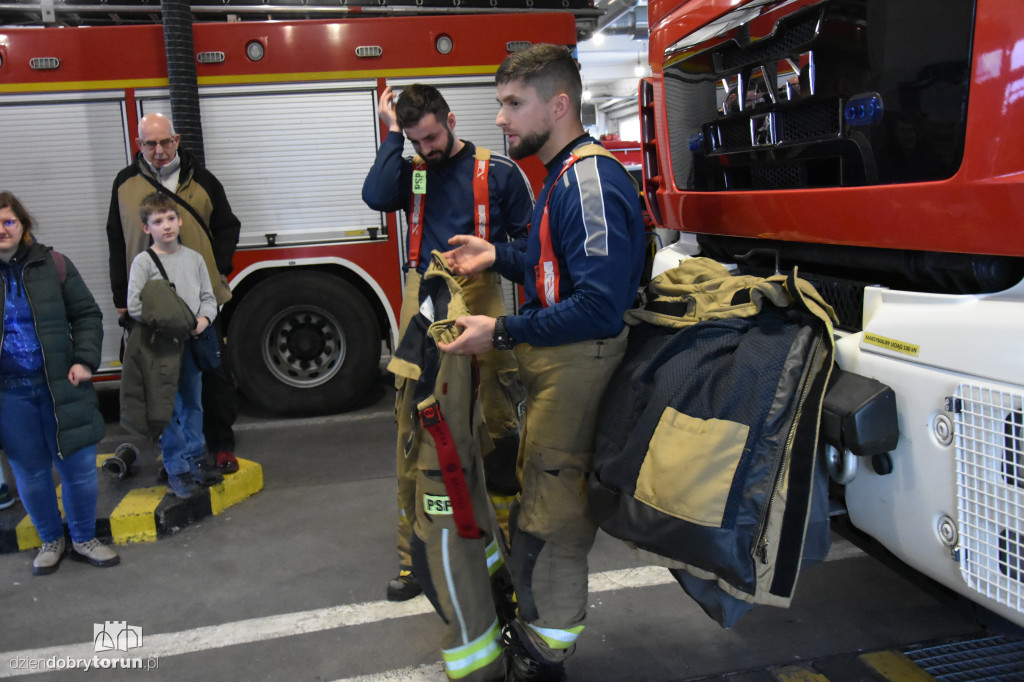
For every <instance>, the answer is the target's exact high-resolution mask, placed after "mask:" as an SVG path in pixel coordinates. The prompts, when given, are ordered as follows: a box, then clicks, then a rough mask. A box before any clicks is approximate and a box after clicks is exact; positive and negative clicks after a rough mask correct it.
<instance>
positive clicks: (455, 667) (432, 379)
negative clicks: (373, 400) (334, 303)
mask: <svg viewBox="0 0 1024 682" xmlns="http://www.w3.org/2000/svg"><path fill="white" fill-rule="evenodd" d="M423 287H424V291H425V292H427V291H429V294H428V297H427V299H428V301H429V304H427V303H425V304H424V309H423V310H421V311H420V312H419V313H418V314H417V315H415V316H414V319H413V323H412V324H411V325H410V330H412V331H415V332H416V333H418V334H423V336H422V337H414V336H409V335H407V336H406V337H405V338H404V339H403V341H402V342H401V343H400V344H399V347H398V349H397V350H396V352H395V355H394V356H393V357H392V360H391V362H390V363H389V365H388V367H389V369H391V371H393V372H395V374H396V375H399V376H403V377H405V378H406V381H404V382H403V383H402V385H401V387H400V388H399V390H398V402H399V404H405V403H407V402H408V401H409V400H410V394H412V395H413V396H414V397H413V398H412V401H413V402H414V403H415V404H414V406H413V407H414V410H413V411H412V414H411V415H410V416H408V419H409V425H410V426H411V428H412V429H413V438H412V440H411V441H410V443H411V444H412V447H411V450H410V451H409V456H410V458H411V460H412V461H413V462H415V466H416V469H415V471H416V479H415V481H416V484H415V489H414V494H413V503H414V514H415V522H414V523H413V532H412V537H411V538H410V554H411V558H412V570H413V572H414V573H415V574H416V577H417V578H418V579H419V582H420V585H421V586H422V587H423V593H424V594H425V595H426V597H427V598H428V599H429V600H430V602H431V604H432V605H433V607H434V609H435V611H436V612H437V613H438V615H439V616H440V617H441V619H442V620H443V621H444V624H445V629H444V635H443V637H442V641H441V657H442V659H443V660H444V665H445V671H446V673H447V675H448V678H449V679H452V680H467V681H469V682H491V681H495V680H501V679H503V678H504V670H503V661H502V656H501V652H502V649H501V629H500V626H499V623H498V616H497V609H496V607H495V597H494V596H492V577H493V579H494V581H495V583H496V584H501V582H502V581H503V579H504V583H505V584H508V580H507V571H506V569H505V567H504V559H503V556H502V553H501V549H500V546H499V540H498V538H497V537H496V536H495V534H496V533H500V531H498V530H497V526H496V523H495V521H494V512H493V511H492V508H491V504H490V501H489V499H488V496H487V491H486V487H485V483H484V465H483V460H482V457H481V453H482V452H483V447H484V445H486V446H487V447H490V437H489V436H488V435H487V432H486V430H485V429H484V424H483V415H482V408H481V406H480V402H479V400H478V398H477V389H478V367H477V362H476V359H475V358H474V357H473V356H469V355H448V354H446V353H442V352H440V351H439V350H437V348H436V344H437V343H438V342H441V341H452V340H454V338H455V336H456V335H457V333H458V332H457V330H456V328H455V320H456V319H457V318H458V317H460V316H462V315H465V314H466V313H467V312H468V310H467V308H466V306H465V302H464V300H463V296H462V291H461V289H460V287H459V285H458V283H457V282H456V281H455V279H454V278H452V277H451V275H450V274H449V273H448V272H447V270H445V269H444V268H443V260H441V261H440V263H439V262H438V261H437V260H436V259H435V262H434V263H433V264H432V265H431V268H430V269H429V270H428V271H427V273H426V275H425V278H424V282H423ZM435 316H436V318H438V319H436V320H435ZM428 322H429V326H426V325H427V323H428ZM424 329H425V330H426V331H425V332H424V331H423V330H424Z"/></svg>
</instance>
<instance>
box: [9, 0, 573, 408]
mask: <svg viewBox="0 0 1024 682" xmlns="http://www.w3.org/2000/svg"><path fill="white" fill-rule="evenodd" d="M96 9H97V11H101V12H108V14H109V12H114V11H117V10H118V9H120V10H124V9H125V8H124V7H120V8H115V7H113V6H107V5H105V4H104V5H102V6H99V5H97V6H96ZM128 9H131V8H128ZM136 9H137V8H136ZM199 9H207V10H209V9H216V8H210V7H205V8H202V7H200V8H199ZM250 9H251V8H250ZM307 9H308V8H307ZM349 9H351V10H352V13H351V18H342V19H331V20H295V21H284V22H279V21H259V22H226V23H225V22H209V23H197V24H195V25H194V27H193V28H194V31H193V33H194V47H195V53H196V54H195V56H196V64H195V67H196V73H197V81H198V93H199V108H200V111H201V119H202V134H203V139H204V141H205V158H206V164H207V166H208V167H209V168H210V169H211V170H212V171H213V172H214V174H215V175H217V177H218V178H219V179H220V180H221V182H222V183H223V185H224V187H225V189H226V190H227V195H228V198H229V200H230V202H231V205H232V208H233V210H234V211H235V213H236V214H237V215H238V216H239V218H240V219H241V222H242V232H241V240H240V243H239V246H238V251H237V253H236V255H235V258H234V272H233V273H232V274H231V277H230V284H231V288H232V291H233V299H232V300H231V302H230V303H229V304H228V305H227V306H226V307H225V309H224V312H223V316H224V319H225V321H226V329H227V336H228V339H229V343H228V348H229V361H230V363H231V366H232V368H233V370H234V373H235V376H236V377H237V378H238V381H239V384H240V388H241V390H242V391H243V392H244V393H245V394H246V395H247V397H248V398H249V399H251V400H252V401H253V402H255V403H256V404H257V405H260V406H262V407H264V408H266V409H269V410H273V411H275V412H278V413H289V414H309V413H314V412H327V411H334V410H339V409H343V408H345V407H346V406H349V405H351V404H353V402H354V401H356V400H358V399H359V398H360V397H361V396H362V395H363V394H364V393H365V392H366V390H367V388H368V385H369V384H371V383H372V381H373V380H374V379H375V377H376V376H378V373H379V364H380V357H381V353H382V346H386V345H389V344H391V343H393V342H394V340H395V336H396V334H397V321H396V320H397V314H398V312H397V311H398V309H399V305H400V299H401V291H402V279H403V275H402V270H401V265H402V262H403V260H404V259H403V254H404V253H405V245H404V243H403V240H404V219H403V218H401V217H399V216H396V215H394V214H389V215H384V214H380V213H377V212H374V211H371V210H370V209H369V208H367V207H366V206H365V205H364V204H363V203H362V201H361V199H360V189H361V187H362V182H363V178H364V177H365V175H366V172H367V171H368V169H369V168H370V165H371V164H372V162H373V158H374V155H375V153H376V150H377V146H378V144H379V142H380V137H381V132H382V131H381V129H380V125H379V121H378V119H377V116H376V101H377V96H378V92H379V91H381V90H382V89H383V88H384V87H385V86H386V85H394V86H397V87H398V88H401V86H403V85H406V84H409V83H412V82H415V81H421V82H427V83H430V84H432V85H435V86H436V87H438V88H439V89H440V90H441V92H442V93H443V94H444V96H445V98H446V99H447V100H448V102H449V104H450V105H451V107H452V110H453V111H454V112H455V114H456V117H457V128H456V133H457V134H459V135H460V136H461V137H463V138H464V139H468V140H472V141H474V142H475V143H477V144H481V145H484V146H487V147H490V148H492V149H495V150H502V151H503V150H504V139H503V136H502V134H501V131H500V129H498V128H497V127H496V126H495V125H494V112H495V111H496V108H495V106H496V105H495V103H494V86H493V73H494V71H495V70H496V69H497V66H498V65H499V64H500V63H501V61H502V60H503V59H504V58H505V56H506V55H507V54H508V53H509V52H510V51H512V50H515V49H517V48H518V47H519V46H522V45H524V44H529V43H534V42H551V43H558V44H566V45H572V44H575V41H576V35H577V34H576V22H575V17H574V14H573V13H570V12H557V13H541V14H538V13H536V12H533V13H513V14H508V13H486V12H487V11H488V10H475V11H473V12H471V13H466V14H445V15H441V16H398V15H395V16H383V15H370V12H371V11H372V10H371V8H365V9H366V11H365V12H360V11H359V9H360V8H358V7H353V8H349ZM373 9H377V10H380V9H381V8H379V7H378V8H373ZM407 9H408V8H407ZM157 10H159V8H157ZM226 11H231V8H230V7H227V8H226ZM338 11H341V10H338ZM395 11H397V10H395ZM481 36H486V40H481ZM154 111H159V112H166V113H168V114H170V113H171V106H170V102H169V88H168V67H167V58H166V56H165V48H164V32H163V30H162V28H161V26H160V24H159V23H157V24H152V23H150V24H140V25H121V26H76V27H67V26H64V27H56V26H51V27H21V28H12V27H2V26H0V178H2V182H0V184H2V185H3V187H4V188H6V189H9V190H11V191H13V192H14V193H15V194H17V195H18V196H19V198H20V199H21V200H22V201H23V202H24V203H25V205H26V206H27V207H28V209H29V210H30V211H31V212H33V214H34V215H35V216H36V218H37V221H38V224H39V230H38V235H39V238H40V239H41V240H42V241H43V242H45V243H47V244H50V245H53V246H55V247H56V248H57V249H58V250H61V251H64V252H65V253H67V254H68V255H69V256H70V257H71V258H72V259H73V260H74V262H75V263H76V265H77V266H78V267H79V269H80V270H82V272H83V274H84V276H85V279H86V282H87V283H88V285H89V287H90V288H91V289H92V291H93V293H94V295H95V297H96V299H97V301H99V302H100V303H101V305H102V306H103V311H104V319H105V331H106V334H105V340H104V354H103V357H104V364H103V368H102V372H101V374H100V376H101V378H103V377H108V378H116V377H117V376H118V367H119V365H118V349H119V341H120V338H121V333H120V330H119V329H118V327H117V324H116V321H117V313H116V311H115V310H114V309H113V305H112V301H111V297H110V293H109V292H110V284H109V279H108V277H107V247H106V242H105V239H106V237H105V231H104V226H105V223H106V216H107V210H108V207H109V203H110V192H111V185H112V183H113V178H114V176H115V174H116V173H117V172H118V170H119V169H121V168H122V167H124V166H125V165H126V163H128V162H129V161H130V160H131V158H132V156H133V154H134V153H135V152H136V151H137V149H136V147H135V140H136V138H137V137H138V130H137V125H138V119H139V117H140V116H142V115H144V114H146V113H148V112H154ZM185 144H187V139H186V141H185ZM526 170H527V172H528V174H530V173H532V176H531V177H532V179H533V180H534V181H538V180H539V179H540V178H541V174H540V172H539V171H541V170H542V169H541V168H540V167H539V164H538V165H537V167H526Z"/></svg>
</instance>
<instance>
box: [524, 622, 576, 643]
mask: <svg viewBox="0 0 1024 682" xmlns="http://www.w3.org/2000/svg"><path fill="white" fill-rule="evenodd" d="M526 627H528V628H530V629H531V630H533V631H534V632H536V633H537V634H538V635H540V638H541V639H543V640H544V643H545V644H547V645H548V646H549V647H551V648H552V649H568V648H569V647H571V646H572V645H573V644H575V643H576V640H577V639H578V638H579V636H580V633H581V632H583V628H584V627H585V626H583V625H577V626H576V627H574V628H569V629H568V630H561V629H559V628H541V627H537V626H536V625H530V624H529V623H527V624H526Z"/></svg>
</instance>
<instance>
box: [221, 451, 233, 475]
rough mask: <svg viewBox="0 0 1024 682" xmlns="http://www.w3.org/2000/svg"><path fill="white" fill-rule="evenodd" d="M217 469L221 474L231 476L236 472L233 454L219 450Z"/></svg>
mask: <svg viewBox="0 0 1024 682" xmlns="http://www.w3.org/2000/svg"><path fill="white" fill-rule="evenodd" d="M217 468H218V469H220V472H221V473H222V474H233V473H235V472H236V471H238V460H237V459H235V453H233V452H231V451H230V450H221V451H220V452H218V453H217Z"/></svg>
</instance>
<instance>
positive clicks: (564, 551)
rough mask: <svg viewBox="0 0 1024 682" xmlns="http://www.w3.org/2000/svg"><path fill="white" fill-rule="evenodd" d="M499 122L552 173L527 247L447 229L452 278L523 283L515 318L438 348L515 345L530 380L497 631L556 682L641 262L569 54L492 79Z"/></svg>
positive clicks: (620, 175) (523, 54)
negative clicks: (585, 116) (583, 113)
mask: <svg viewBox="0 0 1024 682" xmlns="http://www.w3.org/2000/svg"><path fill="white" fill-rule="evenodd" d="M495 80H496V82H497V86H498V101H499V103H500V105H501V108H500V110H499V113H498V118H497V123H498V125H499V126H500V127H501V128H502V130H503V131H504V132H505V135H506V137H507V139H508V144H509V153H510V154H511V156H512V157H513V158H516V159H519V158H523V157H526V156H529V155H530V154H536V155H537V157H538V158H539V159H540V160H541V161H543V162H544V164H545V166H546V167H547V169H548V175H547V179H546V181H545V183H544V187H543V188H542V190H541V192H540V194H539V195H538V197H537V204H536V206H535V207H534V212H533V226H532V227H531V230H530V235H529V238H528V242H527V247H526V250H525V251H522V250H517V249H511V248H508V245H505V244H490V243H488V242H485V241H483V240H480V239H476V238H474V237H471V236H465V235H460V236H455V237H453V238H452V239H451V240H450V242H451V244H453V245H454V246H456V247H457V248H455V249H453V250H452V251H449V252H447V253H446V258H447V260H448V263H449V267H450V268H451V269H452V271H453V272H455V273H456V274H461V275H468V274H470V273H473V272H481V271H483V270H485V269H492V270H495V271H497V272H500V273H501V274H503V275H504V276H506V277H508V278H510V279H513V280H514V281H516V282H519V283H521V284H523V286H524V290H525V295H526V302H525V303H524V305H523V306H522V309H521V310H520V313H519V314H518V315H515V316H507V317H501V316H499V317H497V318H495V317H490V316H484V315H470V316H466V317H464V318H460V319H459V320H457V321H456V324H457V326H458V327H459V328H460V329H461V331H462V333H461V335H460V336H459V337H458V338H457V339H456V340H455V341H454V342H452V343H450V344H440V345H439V347H440V348H441V350H443V351H445V352H447V353H473V354H476V353H482V352H484V351H486V350H488V349H491V348H496V349H502V350H510V349H513V348H514V352H515V356H516V358H517V360H518V363H519V374H520V377H521V378H522V380H523V383H524V385H525V387H526V390H527V400H526V423H525V426H524V429H523V433H522V443H521V446H520V456H519V463H518V467H519V474H520V477H521V484H522V492H521V494H520V500H519V502H518V505H519V509H518V511H514V512H513V519H514V523H513V524H512V526H511V528H510V531H511V534H512V541H511V555H510V560H509V567H510V570H511V572H512V580H513V584H514V586H515V591H516V597H517V599H518V612H517V615H516V617H515V619H514V620H512V621H511V622H510V623H509V624H508V626H507V628H506V633H505V637H506V642H507V644H506V649H505V660H506V664H507V666H508V673H509V677H508V679H514V680H560V679H564V678H565V668H564V662H565V659H567V658H568V657H569V655H570V654H572V652H573V650H574V649H575V645H576V641H577V638H578V637H579V635H580V633H581V632H582V630H583V626H584V617H585V615H586V609H587V554H588V552H589V550H590V547H591V546H592V544H593V541H594V536H595V534H596V530H597V526H596V523H595V522H594V519H593V518H592V516H591V514H590V512H589V510H588V508H587V501H586V494H585V482H586V476H587V474H588V472H589V471H590V468H591V462H592V460H593V452H594V437H595V432H596V424H595V422H596V416H597V409H598V404H599V402H600V400H601V395H602V393H603V391H604V388H605V386H606V385H607V383H608V381H609V379H610V378H611V375H612V373H613V372H614V370H615V368H616V366H617V365H618V364H619V361H620V360H621V359H622V356H623V354H624V352H625V348H626V329H625V324H624V322H623V313H624V312H625V311H626V310H627V309H628V308H630V307H631V305H632V304H633V301H634V300H635V297H636V293H637V287H638V286H639V282H640V277H641V272H642V269H643V261H644V226H643V218H642V214H641V210H640V203H639V198H638V196H637V190H636V188H635V186H634V185H633V182H632V179H631V178H630V176H629V175H628V173H627V172H626V170H625V169H624V168H622V166H621V165H620V164H619V163H618V161H616V160H615V159H614V158H611V156H610V154H609V153H608V152H607V151H606V150H604V149H603V148H602V147H600V146H599V145H598V143H597V141H596V140H595V139H594V138H592V137H590V136H589V135H587V134H585V131H584V129H583V125H582V123H581V120H580V104H581V94H582V83H581V80H580V75H579V69H578V67H577V65H576V62H575V61H574V60H573V58H572V56H571V55H570V54H569V52H568V51H567V50H566V49H565V48H562V47H559V46H554V45H534V46H531V47H530V48H527V49H526V50H523V51H520V52H516V53H514V54H512V55H510V56H509V57H508V58H507V59H506V60H505V61H504V62H503V63H502V65H501V66H500V67H499V68H498V72H497V74H496V76H495Z"/></svg>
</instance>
